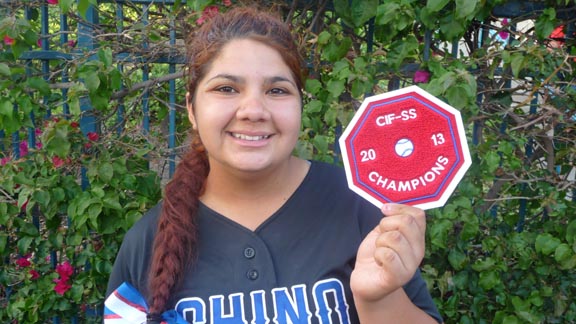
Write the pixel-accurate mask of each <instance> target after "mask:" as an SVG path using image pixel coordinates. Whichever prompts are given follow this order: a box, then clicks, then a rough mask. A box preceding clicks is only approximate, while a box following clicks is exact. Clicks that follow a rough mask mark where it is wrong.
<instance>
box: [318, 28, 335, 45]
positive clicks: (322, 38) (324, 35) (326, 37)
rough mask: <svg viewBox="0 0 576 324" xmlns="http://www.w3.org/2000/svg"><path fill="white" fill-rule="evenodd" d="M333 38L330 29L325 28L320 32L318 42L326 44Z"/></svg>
mask: <svg viewBox="0 0 576 324" xmlns="http://www.w3.org/2000/svg"><path fill="white" fill-rule="evenodd" d="M331 39H332V34H330V33H329V32H328V31H326V30H323V31H322V32H320V34H319V35H318V44H320V45H326V44H328V42H329V41H330V40H331Z"/></svg>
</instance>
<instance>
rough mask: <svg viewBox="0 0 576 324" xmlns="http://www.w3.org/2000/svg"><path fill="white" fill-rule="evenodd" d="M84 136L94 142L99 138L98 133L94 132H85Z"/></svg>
mask: <svg viewBox="0 0 576 324" xmlns="http://www.w3.org/2000/svg"><path fill="white" fill-rule="evenodd" d="M86 136H87V137H88V139H89V140H91V141H92V142H96V141H97V140H98V139H99V138H100V135H98V133H94V132H88V134H86Z"/></svg>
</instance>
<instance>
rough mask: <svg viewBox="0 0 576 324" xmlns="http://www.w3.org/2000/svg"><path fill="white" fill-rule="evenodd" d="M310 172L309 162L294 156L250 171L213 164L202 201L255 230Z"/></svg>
mask: <svg viewBox="0 0 576 324" xmlns="http://www.w3.org/2000/svg"><path fill="white" fill-rule="evenodd" d="M307 172H308V163H307V162H306V161H304V160H301V159H299V158H295V157H290V158H289V159H288V160H287V161H286V163H284V164H282V165H280V166H278V167H277V168H274V170H263V171H258V172H250V173H244V172H242V173H240V172H235V171H232V172H230V171H228V170H227V169H225V168H218V167H215V168H212V166H211V168H210V174H209V175H208V179H207V183H206V191H205V192H204V194H203V195H202V197H201V198H200V200H201V201H202V202H203V203H204V204H205V205H207V206H208V207H210V208H211V209H213V210H215V211H217V212H218V213H220V214H222V215H223V216H225V217H228V218H230V219H232V220H233V221H235V222H237V223H240V224H241V225H243V226H245V227H248V228H250V229H252V230H253V229H255V228H256V227H257V226H258V225H259V224H261V223H262V222H263V221H264V220H266V219H267V218H268V217H269V216H271V215H272V214H273V213H274V212H275V211H276V210H278V209H279V208H280V207H281V206H282V205H283V204H284V203H285V202H286V200H288V198H290V196H291V195H292V194H293V193H294V191H296V189H297V188H298V186H299V185H300V183H302V180H303V179H304V177H305V176H306V174H307Z"/></svg>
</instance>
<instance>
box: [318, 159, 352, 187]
mask: <svg viewBox="0 0 576 324" xmlns="http://www.w3.org/2000/svg"><path fill="white" fill-rule="evenodd" d="M311 163H312V165H311V167H310V175H311V178H312V179H311V180H312V181H324V182H326V183H330V184H333V185H337V187H336V188H347V187H348V184H347V182H346V173H345V172H344V168H343V167H341V166H339V165H336V164H330V163H327V162H320V161H311Z"/></svg>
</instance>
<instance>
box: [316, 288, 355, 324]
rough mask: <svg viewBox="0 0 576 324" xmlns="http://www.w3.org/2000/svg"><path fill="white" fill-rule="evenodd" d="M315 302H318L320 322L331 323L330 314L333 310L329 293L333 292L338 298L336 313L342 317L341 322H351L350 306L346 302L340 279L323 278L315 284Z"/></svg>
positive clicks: (346, 323) (317, 315) (335, 297)
mask: <svg viewBox="0 0 576 324" xmlns="http://www.w3.org/2000/svg"><path fill="white" fill-rule="evenodd" d="M313 292H314V302H315V303H316V317H318V318H319V319H320V323H322V324H329V323H331V320H330V314H331V313H332V310H331V309H330V306H329V304H328V298H327V297H328V294H333V295H334V299H335V300H336V307H335V310H336V313H338V317H339V318H340V323H342V324H350V317H349V316H348V308H350V306H349V305H348V303H347V302H346V296H345V295H344V287H343V286H342V283H341V282H340V281H338V280H331V279H328V280H323V281H319V282H317V283H316V284H314V289H313Z"/></svg>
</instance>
